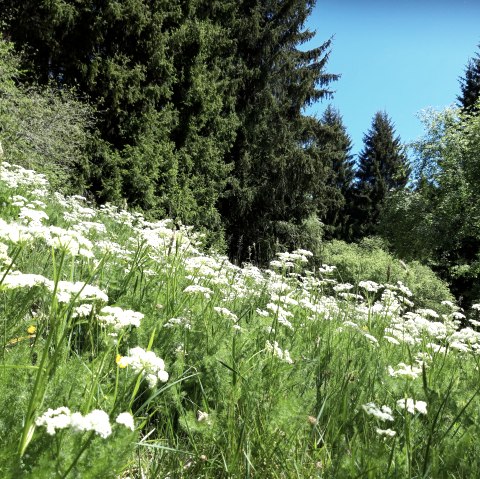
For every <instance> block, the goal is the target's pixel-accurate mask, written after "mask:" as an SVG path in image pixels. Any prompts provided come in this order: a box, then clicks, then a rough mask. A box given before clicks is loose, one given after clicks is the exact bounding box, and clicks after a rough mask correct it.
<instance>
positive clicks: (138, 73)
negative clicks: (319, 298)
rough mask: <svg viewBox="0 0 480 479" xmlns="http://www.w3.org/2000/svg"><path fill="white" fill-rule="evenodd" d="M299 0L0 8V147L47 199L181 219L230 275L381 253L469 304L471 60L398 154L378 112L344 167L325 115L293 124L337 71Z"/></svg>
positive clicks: (474, 210) (322, 96)
mask: <svg viewBox="0 0 480 479" xmlns="http://www.w3.org/2000/svg"><path fill="white" fill-rule="evenodd" d="M314 4H315V2H313V1H300V0H290V1H285V0H284V1H256V0H250V1H247V0H245V1H243V0H240V1H229V0H226V1H221V2H217V1H208V2H207V1H202V0H199V1H191V2H185V1H181V0H172V1H168V2H165V1H160V0H150V1H146V0H129V1H118V0H117V1H115V0H103V1H98V0H97V1H94V0H92V1H86V2H76V1H70V0H68V1H67V0H57V1H54V2H52V1H45V0H42V1H36V2H33V1H24V2H16V1H9V0H5V1H4V0H0V10H1V11H2V13H3V15H2V24H1V30H2V37H3V40H2V42H1V43H0V45H1V57H0V58H1V59H0V100H1V101H0V140H1V141H2V144H3V148H4V150H5V152H7V153H8V156H9V160H11V161H12V162H16V163H18V164H21V165H24V166H27V167H30V168H34V169H36V170H37V171H39V172H44V173H46V174H47V175H48V177H49V178H50V181H51V182H52V184H53V185H54V186H55V187H56V188H58V189H59V190H62V191H65V192H69V193H82V194H86V195H88V196H89V197H90V198H92V199H95V200H96V201H97V202H98V203H105V202H113V203H116V204H122V205H123V204H125V203H126V204H127V205H128V206H129V207H130V208H132V209H138V210H142V211H143V212H145V213H146V214H147V215H148V216H149V217H151V218H160V217H170V218H173V219H174V220H175V221H176V222H177V224H178V225H180V224H188V225H193V226H195V227H196V228H197V229H200V230H201V231H203V232H204V233H205V242H206V245H207V246H211V247H213V248H216V249H221V250H224V251H227V252H228V254H229V256H230V258H231V259H232V260H233V261H235V262H237V263H241V262H244V261H251V262H254V263H256V264H259V265H265V264H267V263H268V261H269V260H270V259H271V258H273V257H274V256H275V254H276V253H277V252H279V251H284V250H288V249H293V248H305V249H309V250H312V251H314V253H315V254H316V256H317V257H318V258H319V260H320V261H321V259H322V258H323V257H325V255H327V254H333V253H334V254H336V255H337V257H340V256H342V255H343V256H344V257H346V256H348V255H350V256H352V255H355V254H356V251H358V248H360V249H361V251H363V252H365V253H366V254H367V253H368V254H372V255H373V256H375V255H380V254H383V251H386V252H388V254H391V255H393V256H396V257H397V258H400V259H404V260H408V261H412V260H417V261H419V262H421V263H423V264H425V265H428V266H430V267H431V268H432V269H433V270H434V271H435V272H437V273H438V274H439V275H440V276H441V277H442V278H443V279H444V280H446V281H447V282H448V283H449V285H450V287H451V289H452V291H453V292H454V294H455V295H456V297H457V299H458V300H459V303H460V305H462V306H464V307H468V306H469V305H470V304H471V303H472V302H473V301H474V300H476V299H478V297H480V287H479V285H478V279H477V278H478V276H479V274H480V256H479V253H480V201H479V193H478V187H477V185H478V183H479V179H480V166H479V165H480V161H479V160H480V158H479V156H480V148H479V143H480V119H479V116H478V97H479V95H480V56H479V55H478V53H477V54H476V56H474V57H473V58H472V59H471V60H469V61H468V63H467V64H466V70H465V72H463V78H462V80H461V83H460V88H459V92H458V93H459V96H458V109H448V110H445V111H443V112H439V113H435V112H432V113H431V114H430V116H427V117H426V118H425V134H424V137H423V138H422V139H421V140H419V141H417V142H416V143H415V145H413V155H411V157H410V158H408V157H407V154H406V150H405V147H404V145H402V143H401V140H400V138H399V137H398V136H397V135H396V133H395V130H394V126H393V122H392V120H391V119H390V117H389V116H388V114H387V113H386V112H382V111H379V112H377V113H376V114H375V115H374V117H373V119H372V123H371V125H370V128H369V129H368V131H367V132H366V134H365V137H364V147H363V149H362V151H361V152H360V154H359V155H358V158H355V157H354V155H353V154H352V151H351V150H352V148H351V139H350V137H349V135H348V133H347V129H346V126H345V125H344V124H343V120H342V117H341V114H340V112H339V111H337V110H335V109H334V108H327V110H326V111H325V113H324V114H323V116H322V117H321V118H316V117H314V116H310V115H308V114H307V113H306V112H307V111H309V110H308V109H307V107H309V106H311V105H312V104H314V103H315V102H318V101H326V100H328V99H330V98H331V97H332V92H333V90H334V85H335V81H336V80H337V79H338V74H340V73H341V72H333V73H331V72H329V69H328V63H327V62H328V57H329V54H330V52H331V49H332V40H331V39H328V38H326V39H325V41H324V43H322V44H321V45H320V46H318V47H316V48H312V49H307V50H306V49H305V48H303V46H304V45H305V44H306V43H307V42H308V41H309V40H311V39H312V38H313V35H314V33H313V32H311V31H309V30H308V29H305V24H306V21H307V19H308V18H309V15H310V14H311V13H312V9H313V7H314ZM459 74H462V72H459ZM453 95H455V92H453ZM332 252H333V253H332ZM387 279H388V278H387Z"/></svg>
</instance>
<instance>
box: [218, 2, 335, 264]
mask: <svg viewBox="0 0 480 479" xmlns="http://www.w3.org/2000/svg"><path fill="white" fill-rule="evenodd" d="M313 5H314V2H313V1H304V0H302V1H300V0H289V1H278V0H275V1H274V0H269V1H260V0H252V1H242V2H239V3H238V10H237V14H236V23H235V27H234V28H235V33H234V36H235V38H236V39H237V50H236V58H237V60H238V70H239V76H238V78H237V80H238V92H237V103H236V112H237V115H238V118H239V120H240V127H239V129H238V132H237V136H236V139H235V142H234V145H233V148H232V150H231V158H232V160H233V164H234V170H233V174H232V177H233V178H232V181H231V183H230V185H229V188H228V189H227V191H226V195H225V198H224V199H223V200H222V201H221V204H220V207H221V211H222V215H223V217H224V219H225V222H226V230H227V234H228V238H229V243H230V255H231V256H232V258H235V259H237V260H239V261H242V260H244V259H247V258H251V259H255V260H257V261H259V262H265V261H266V260H268V258H270V257H271V256H272V255H273V254H274V250H275V249H276V248H277V246H276V243H277V242H279V243H280V244H281V245H283V246H288V245H289V243H290V240H291V235H290V234H289V233H286V231H287V230H288V229H291V228H293V229H295V228H298V227H301V224H302V222H303V220H305V219H306V218H308V217H309V216H310V215H311V214H312V213H315V212H317V211H318V210H319V208H321V206H322V203H323V202H324V201H325V192H324V173H323V165H322V160H321V158H320V157H319V156H318V155H316V154H315V151H316V148H315V145H312V144H311V141H310V140H311V138H312V135H313V129H314V123H315V120H314V119H311V118H308V117H305V116H304V115H303V114H302V110H303V108H304V107H305V106H306V105H309V104H311V103H313V102H314V101H317V100H319V99H321V98H323V97H325V96H327V95H328V93H329V92H328V90H327V89H326V88H325V87H326V86H327V85H328V84H329V83H330V82H331V81H332V80H334V79H335V78H336V76H335V75H330V74H327V73H326V72H325V64H326V61H327V59H328V49H329V47H330V41H327V42H325V43H323V44H322V45H320V46H319V47H317V48H313V49H311V50H308V51H302V50H300V49H299V47H300V46H301V45H302V44H304V43H305V42H307V41H308V40H310V39H311V38H312V37H313V35H314V34H313V33H312V32H310V31H308V30H304V23H305V20H306V19H307V17H308V15H309V14H310V13H311V10H312V8H313ZM286 224H288V225H290V228H285V225H286Z"/></svg>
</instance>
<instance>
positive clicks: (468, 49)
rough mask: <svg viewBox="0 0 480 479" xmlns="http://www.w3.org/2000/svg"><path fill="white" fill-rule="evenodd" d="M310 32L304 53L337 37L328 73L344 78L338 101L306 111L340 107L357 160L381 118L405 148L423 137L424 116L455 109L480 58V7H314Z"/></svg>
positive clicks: (399, 0)
mask: <svg viewBox="0 0 480 479" xmlns="http://www.w3.org/2000/svg"><path fill="white" fill-rule="evenodd" d="M307 27H308V28H309V29H310V30H316V37H315V39H313V40H312V41H311V42H310V43H309V44H308V45H307V47H314V46H318V45H320V44H321V43H322V42H323V41H325V40H326V39H328V38H329V37H331V36H334V39H333V46H332V50H331V54H330V59H329V62H328V64H327V72H329V73H339V74H341V75H342V77H341V79H340V80H339V81H337V82H335V83H333V84H332V85H331V87H332V88H333V89H334V90H336V93H335V94H334V98H333V100H332V101H329V102H328V101H327V100H323V102H321V103H317V104H316V105H315V106H314V107H312V108H310V109H308V110H307V112H308V113H309V114H312V113H315V114H317V115H318V116H320V115H321V114H322V113H323V111H324V109H325V107H326V105H327V104H328V103H331V104H332V105H333V106H335V107H336V108H338V109H339V110H340V113H341V115H342V116H343V120H344V123H345V126H346V127H347V131H348V133H349V134H350V136H351V137H352V140H353V143H354V147H353V152H354V153H358V152H359V151H360V150H361V149H362V147H363V134H364V133H365V132H366V131H367V130H368V129H369V128H370V126H371V122H372V118H373V115H374V114H375V112H376V111H378V110H385V111H386V112H387V113H388V115H389V116H390V117H391V118H392V120H393V122H394V124H395V127H396V132H397V134H398V135H400V137H401V140H402V141H403V142H408V141H411V140H414V139H416V138H418V137H419V136H421V134H422V132H423V127H422V124H421V122H420V121H419V120H418V119H417V117H416V114H417V113H418V112H419V111H420V110H422V109H424V108H427V107H429V106H431V107H434V108H436V109H442V108H444V107H445V106H448V105H451V104H453V103H455V102H456V97H457V95H458V94H459V93H460V86H459V81H458V79H459V77H461V76H463V74H464V71H465V66H466V64H467V62H468V59H469V58H471V57H473V56H474V55H475V53H476V52H478V44H479V43H480V0H383V1H382V0H317V5H316V7H315V10H314V12H313V13H312V15H311V17H310V18H309V20H308V23H307Z"/></svg>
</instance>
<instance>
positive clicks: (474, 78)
mask: <svg viewBox="0 0 480 479" xmlns="http://www.w3.org/2000/svg"><path fill="white" fill-rule="evenodd" d="M460 89H461V90H462V94H461V95H460V96H458V97H457V99H458V101H459V104H460V107H461V108H462V110H463V111H465V112H476V111H478V108H477V107H476V104H477V102H478V99H479V98H480V53H477V54H476V56H475V58H471V59H470V60H469V62H468V64H467V68H466V69H465V77H464V78H461V79H460Z"/></svg>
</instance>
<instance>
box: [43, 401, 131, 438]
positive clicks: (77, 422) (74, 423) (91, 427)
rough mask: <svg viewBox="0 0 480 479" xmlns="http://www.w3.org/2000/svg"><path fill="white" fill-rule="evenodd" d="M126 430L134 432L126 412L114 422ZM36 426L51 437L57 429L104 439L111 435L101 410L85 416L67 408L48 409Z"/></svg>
mask: <svg viewBox="0 0 480 479" xmlns="http://www.w3.org/2000/svg"><path fill="white" fill-rule="evenodd" d="M115 422H116V423H118V424H121V425H123V426H125V427H127V428H128V429H131V430H132V431H133V430H134V423H133V417H132V415H131V414H130V413H128V412H122V413H121V414H119V415H118V416H117V418H116V420H115ZM35 424H36V425H37V426H45V427H46V428H47V434H50V436H53V435H54V434H55V433H56V432H57V430H58V429H67V428H70V429H72V430H73V431H76V432H84V431H93V432H95V433H96V434H97V435H98V436H100V437H101V438H103V439H106V438H107V437H108V436H110V435H111V434H112V426H111V424H110V419H109V417H108V414H107V413H106V412H105V411H102V410H101V409H94V410H93V411H91V412H89V413H88V414H86V415H85V416H84V415H83V414H81V413H79V412H73V413H72V412H71V411H70V409H69V408H68V407H64V406H62V407H59V408H57V409H48V410H47V411H46V412H45V413H43V414H42V415H41V416H40V417H38V418H37V419H36V420H35Z"/></svg>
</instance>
